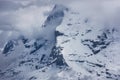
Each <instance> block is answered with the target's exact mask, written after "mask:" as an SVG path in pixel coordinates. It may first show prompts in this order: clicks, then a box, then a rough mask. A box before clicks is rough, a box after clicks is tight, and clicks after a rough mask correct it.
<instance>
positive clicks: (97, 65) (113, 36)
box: [0, 5, 120, 80]
mask: <svg viewBox="0 0 120 80" xmlns="http://www.w3.org/2000/svg"><path fill="white" fill-rule="evenodd" d="M71 7H72V8H71ZM77 7H78V6H77ZM78 8H79V7H78ZM40 28H41V32H40V35H39V36H38V37H35V38H32V39H31V38H28V37H26V36H24V35H19V37H17V38H15V39H10V40H9V41H7V42H6V44H5V45H4V47H3V49H1V54H0V58H1V59H0V60H1V61H0V80H120V62H119V61H120V59H119V58H120V53H119V52H120V51H119V47H120V37H119V30H118V29H117V28H116V27H114V26H113V27H103V26H101V25H99V24H96V23H94V20H93V21H92V20H91V19H90V18H89V17H86V16H82V14H81V12H80V11H79V10H78V9H76V6H75V7H73V6H70V7H66V6H63V5H55V6H54V7H53V9H52V11H51V12H50V13H49V15H48V16H47V18H46V20H45V21H44V23H43V25H42V26H40Z"/></svg>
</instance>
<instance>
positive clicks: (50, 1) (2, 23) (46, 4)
mask: <svg viewBox="0 0 120 80" xmlns="http://www.w3.org/2000/svg"><path fill="white" fill-rule="evenodd" d="M54 4H62V5H64V6H66V7H69V8H72V7H73V8H75V9H78V10H80V11H81V14H82V16H88V17H91V18H96V20H98V21H99V19H100V18H101V21H102V22H104V21H108V24H109V25H112V26H114V27H115V26H119V25H120V22H119V21H120V16H119V14H120V0H0V33H1V31H2V32H6V31H19V32H21V33H23V34H29V35H30V36H31V35H34V34H33V33H34V32H37V31H38V32H39V29H38V28H39V27H40V26H41V25H42V23H43V22H44V20H45V19H46V17H47V15H45V14H46V13H49V12H50V11H51V10H52V8H53V5H54ZM104 17H106V18H104Z"/></svg>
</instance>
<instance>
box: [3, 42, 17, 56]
mask: <svg viewBox="0 0 120 80" xmlns="http://www.w3.org/2000/svg"><path fill="white" fill-rule="evenodd" d="M15 45H17V42H16V41H15V40H10V41H8V42H7V44H6V45H5V47H4V50H3V54H5V55H8V54H9V53H10V52H11V51H13V48H14V46H15Z"/></svg>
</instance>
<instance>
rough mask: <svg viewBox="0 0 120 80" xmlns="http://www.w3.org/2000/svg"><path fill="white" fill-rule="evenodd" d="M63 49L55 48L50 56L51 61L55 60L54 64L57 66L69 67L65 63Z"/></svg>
mask: <svg viewBox="0 0 120 80" xmlns="http://www.w3.org/2000/svg"><path fill="white" fill-rule="evenodd" d="M61 50H62V48H61V47H56V46H55V47H53V48H52V51H51V54H50V59H52V60H55V61H54V63H55V64H56V65H57V66H68V65H67V63H66V62H65V60H64V58H63V55H62V54H60V53H61Z"/></svg>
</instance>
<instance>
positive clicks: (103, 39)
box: [81, 33, 111, 54]
mask: <svg viewBox="0 0 120 80" xmlns="http://www.w3.org/2000/svg"><path fill="white" fill-rule="evenodd" d="M97 39H98V40H96V41H95V40H90V39H86V40H82V41H81V42H82V43H83V44H84V45H86V46H88V47H89V48H90V50H91V51H92V52H93V54H97V53H99V52H100V51H101V50H103V49H105V48H107V46H108V45H110V43H111V41H109V40H108V36H107V33H103V34H102V35H101V36H98V37H97Z"/></svg>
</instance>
